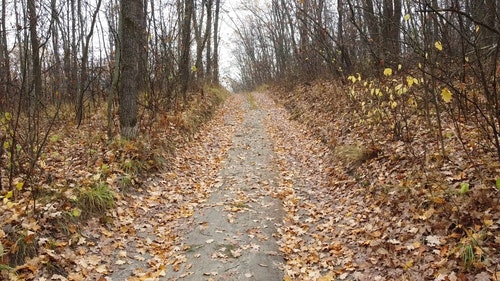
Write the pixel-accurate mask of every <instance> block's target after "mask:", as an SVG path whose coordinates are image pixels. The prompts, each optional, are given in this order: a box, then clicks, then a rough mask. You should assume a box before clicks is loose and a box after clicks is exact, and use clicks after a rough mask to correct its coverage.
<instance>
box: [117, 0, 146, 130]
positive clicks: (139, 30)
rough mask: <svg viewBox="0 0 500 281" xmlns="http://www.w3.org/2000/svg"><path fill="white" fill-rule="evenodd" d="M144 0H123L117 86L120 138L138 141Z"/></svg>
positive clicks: (121, 5)
mask: <svg viewBox="0 0 500 281" xmlns="http://www.w3.org/2000/svg"><path fill="white" fill-rule="evenodd" d="M143 5H144V4H143V1H142V0H121V1H120V26H119V38H120V44H119V46H120V62H119V67H120V70H121V71H120V72H121V75H120V81H119V85H118V94H119V103H120V104H119V113H120V129H121V135H122V137H124V138H125V139H135V138H136V137H137V134H138V120H137V119H138V117H137V99H138V96H139V88H140V79H141V78H140V77H141V75H140V73H139V69H140V68H139V64H140V63H141V59H140V57H141V56H140V53H139V52H140V51H141V47H142V46H141V45H140V43H141V42H142V39H141V37H142V36H144V30H145V27H144V25H143V23H144V22H145V21H144V17H145V14H144V6H143Z"/></svg>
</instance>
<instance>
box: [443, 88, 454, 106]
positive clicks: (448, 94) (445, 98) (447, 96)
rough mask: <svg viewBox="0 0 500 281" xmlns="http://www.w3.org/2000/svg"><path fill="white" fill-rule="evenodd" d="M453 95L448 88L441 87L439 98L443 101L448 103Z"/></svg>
mask: <svg viewBox="0 0 500 281" xmlns="http://www.w3.org/2000/svg"><path fill="white" fill-rule="evenodd" d="M452 97H453V94H452V93H451V92H450V90H448V88H446V87H445V88H443V89H442V90H441V98H442V99H443V101H444V102H446V103H448V102H450V101H451V98H452Z"/></svg>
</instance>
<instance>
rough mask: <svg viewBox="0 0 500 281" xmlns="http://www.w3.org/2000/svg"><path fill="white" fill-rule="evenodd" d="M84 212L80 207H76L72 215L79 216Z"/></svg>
mask: <svg viewBox="0 0 500 281" xmlns="http://www.w3.org/2000/svg"><path fill="white" fill-rule="evenodd" d="M81 214H82V211H81V210H80V209H78V208H74V209H73V211H72V212H71V215H72V216H73V217H75V218H77V217H79V216H80V215H81Z"/></svg>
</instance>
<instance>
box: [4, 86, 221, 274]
mask: <svg viewBox="0 0 500 281" xmlns="http://www.w3.org/2000/svg"><path fill="white" fill-rule="evenodd" d="M227 97H228V93H227V91H226V90H225V89H222V88H210V87H207V88H206V89H205V91H204V93H201V94H196V95H193V96H192V98H191V99H190V100H189V102H188V103H187V104H184V105H179V106H177V107H176V108H174V109H173V110H170V111H168V113H166V112H164V111H161V110H154V111H150V110H146V109H145V108H142V109H141V111H140V116H141V118H142V119H141V120H142V122H141V126H142V127H141V137H140V138H138V139H136V140H131V141H128V140H123V139H121V138H120V137H114V138H113V139H108V137H107V136H106V132H107V128H106V108H105V107H104V106H103V107H102V108H101V107H99V108H93V109H91V110H92V112H97V114H93V115H91V116H89V117H88V118H87V119H86V120H85V121H84V123H83V124H82V125H81V126H80V127H77V126H76V124H75V122H74V121H73V120H74V119H73V118H74V116H73V110H72V107H71V106H69V105H68V106H67V107H66V106H62V107H61V108H60V109H59V110H60V111H59V113H58V115H57V118H56V119H55V123H54V125H53V129H52V130H51V132H50V135H49V137H48V139H47V142H46V145H45V146H44V148H43V153H41V155H40V157H39V159H38V160H37V164H36V168H35V169H34V170H33V173H32V174H31V175H30V176H29V181H27V180H26V179H27V178H28V177H27V175H26V174H24V173H23V171H25V169H23V168H24V166H25V165H27V164H26V163H29V162H28V161H29V159H28V157H25V156H24V154H23V153H22V152H23V149H24V148H23V147H21V146H20V145H18V147H19V151H18V155H19V156H18V158H15V161H16V163H15V165H17V166H18V168H16V171H15V174H16V176H15V178H14V181H13V183H12V184H13V186H14V189H13V190H10V191H8V190H9V189H7V191H5V190H4V191H2V193H1V197H0V198H1V200H2V202H1V203H0V279H1V280H46V278H47V277H49V276H52V279H51V280H68V279H69V280H101V279H99V278H101V277H102V276H104V275H108V274H109V273H110V272H112V271H113V270H112V269H111V266H117V265H119V263H115V264H113V262H114V261H115V260H114V257H113V259H109V256H110V255H112V254H113V253H114V252H115V251H118V250H119V249H121V251H120V253H121V254H123V253H125V249H124V247H125V246H126V245H123V243H125V242H124V241H125V240H124V237H128V236H131V234H134V233H135V232H136V231H139V230H138V229H140V227H141V225H140V224H139V222H141V221H142V220H144V216H145V213H147V210H148V207H150V206H152V205H153V203H151V202H159V200H160V199H161V198H163V196H167V195H165V194H163V195H162V194H159V193H158V192H159V191H157V190H155V186H156V187H157V186H158V185H159V182H165V181H167V179H165V177H168V176H169V175H172V173H166V174H165V171H168V170H173V171H175V170H181V171H182V172H178V173H183V172H190V171H191V169H194V168H188V166H186V165H188V164H187V163H189V162H190V161H196V155H180V156H179V155H177V153H179V151H180V148H182V147H185V146H186V145H188V144H189V143H190V141H192V140H193V139H198V138H201V137H207V138H208V137H210V136H200V135H199V130H200V129H201V128H203V127H205V126H206V123H207V122H208V121H209V120H210V119H211V118H212V116H213V115H214V113H215V112H216V111H217V110H219V108H220V105H221V104H222V103H223V101H224V100H225V99H226V98H227ZM162 112H163V113H162ZM152 113H154V114H152ZM116 118H117V117H116ZM9 121H11V120H10V119H9V120H6V119H5V118H4V119H2V126H4V128H5V127H7V126H9V125H10V124H11V123H10V122H9ZM114 126H115V127H114V128H113V130H114V131H117V130H118V120H114ZM20 132H22V130H20ZM220 143H221V145H222V144H223V143H224V142H222V141H221V142H220ZM4 148H5V147H4ZM193 152H194V151H193ZM214 153H215V152H214ZM3 156H4V157H3V158H2V163H3V164H5V165H2V169H3V170H2V175H4V176H3V177H2V180H3V182H2V186H4V187H6V186H8V185H9V182H8V180H7V175H9V172H10V171H9V170H8V169H7V168H8V167H12V165H7V164H8V161H9V160H10V159H9V158H8V157H7V156H8V155H6V154H4V155H3ZM182 157H184V158H185V157H188V159H184V158H183V159H184V163H178V162H179V160H177V159H179V158H182ZM217 159H218V158H217V157H216V156H214V159H212V160H213V161H207V165H216V164H217V163H216V162H217V161H216V160H217ZM194 166H195V165H193V167H194ZM204 169H205V168H204ZM207 169H209V168H207ZM206 174H207V177H209V175H211V173H206ZM171 180H173V179H169V180H168V181H171ZM194 184H195V183H184V185H186V190H185V191H182V192H181V191H179V190H172V192H173V195H172V196H170V197H169V198H167V199H168V200H170V201H169V203H170V204H164V210H163V211H164V213H165V216H166V217H172V218H174V217H175V215H177V216H183V215H185V214H186V213H189V212H192V210H188V209H186V208H187V207H186V206H184V205H183V204H184V203H186V201H185V200H184V198H191V197H192V194H191V193H193V192H194V191H195V190H196V189H193V190H192V191H191V192H188V189H192V188H191V187H192V185H194ZM197 184H200V183H197ZM178 188H182V187H178ZM199 188H201V187H199ZM198 191H200V190H198ZM177 192H180V193H184V197H182V196H181V197H178V195H177ZM160 193H161V192H160ZM190 194H191V195H190ZM203 194H204V193H202V192H199V196H202V195H203ZM190 196H191V197H190ZM197 196H198V195H197ZM186 200H187V199H186ZM146 202H150V203H146ZM168 214H170V216H169V215H168ZM141 215H142V217H141ZM135 219H138V220H139V221H135ZM142 223H144V221H142ZM152 229H153V228H152ZM154 230H155V231H157V230H158V229H156V228H154ZM165 235H170V234H168V233H165ZM170 238H171V240H173V239H174V238H175V237H174V235H171V236H170ZM167 240H168V239H167ZM125 244H126V243H125ZM165 244H168V243H165ZM149 246H151V245H149ZM165 247H167V246H165ZM117 249H118V250H117ZM158 252H160V251H158ZM161 252H166V249H162V251H161ZM142 254H144V253H142ZM105 257H108V258H105ZM136 257H137V258H140V259H143V258H141V257H139V255H137V256H136ZM130 258H133V257H130ZM117 259H118V260H119V261H120V260H124V259H126V256H118V257H117ZM124 263H125V262H124ZM151 267H152V268H154V269H155V271H161V269H158V268H156V267H154V266H151ZM149 274H152V273H151V272H150V273H149ZM138 275H140V276H144V275H146V273H144V272H143V273H138ZM99 276H101V277H99ZM44 278H45V279H44Z"/></svg>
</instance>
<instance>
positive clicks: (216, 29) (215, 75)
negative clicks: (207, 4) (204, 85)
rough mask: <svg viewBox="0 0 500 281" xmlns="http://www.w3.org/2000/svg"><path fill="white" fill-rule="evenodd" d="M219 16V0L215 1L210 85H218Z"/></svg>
mask: <svg viewBox="0 0 500 281" xmlns="http://www.w3.org/2000/svg"><path fill="white" fill-rule="evenodd" d="M219 15H220V0H215V19H214V32H213V33H214V71H213V75H212V83H216V84H219Z"/></svg>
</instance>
